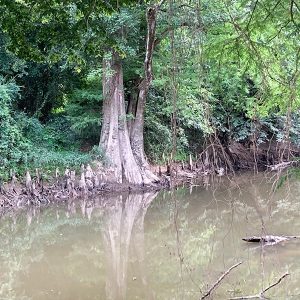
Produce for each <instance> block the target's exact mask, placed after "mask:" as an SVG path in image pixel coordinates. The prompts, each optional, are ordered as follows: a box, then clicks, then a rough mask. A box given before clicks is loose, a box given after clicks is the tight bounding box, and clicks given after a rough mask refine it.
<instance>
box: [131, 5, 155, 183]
mask: <svg viewBox="0 0 300 300" xmlns="http://www.w3.org/2000/svg"><path fill="white" fill-rule="evenodd" d="M158 9H159V6H153V7H150V8H148V10H147V13H146V19H147V38H146V55H145V61H144V70H145V74H144V76H145V78H144V79H143V80H142V82H141V83H140V85H139V92H138V100H137V106H136V114H135V120H134V122H133V124H131V136H130V140H131V146H132V151H133V154H134V157H135V159H136V162H137V164H138V165H139V167H140V170H141V174H142V176H143V179H144V181H145V182H154V181H158V180H159V179H158V178H157V176H155V175H154V174H153V173H152V171H151V170H150V166H149V163H148V161H147V159H146V155H145V150H144V112H145V104H146V98H147V94H148V91H149V87H150V85H151V83H152V79H153V74H152V59H153V52H154V46H155V33H156V16H157V11H158Z"/></svg>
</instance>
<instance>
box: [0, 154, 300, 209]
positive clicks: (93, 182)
mask: <svg viewBox="0 0 300 300" xmlns="http://www.w3.org/2000/svg"><path fill="white" fill-rule="evenodd" d="M293 165H294V162H285V163H281V164H277V165H272V166H269V167H268V169H269V170H270V171H281V170H283V169H285V168H288V167H290V166H293ZM151 170H152V172H153V173H154V174H155V175H156V176H157V177H158V178H159V181H158V182H156V183H152V184H150V185H139V186H137V185H132V184H128V183H115V182H109V180H108V177H109V175H108V172H111V170H110V171H107V170H105V169H104V168H102V167H99V164H98V166H97V167H95V168H94V170H93V169H92V168H91V166H90V165H87V166H86V167H84V166H82V167H81V173H80V175H76V173H75V171H73V170H69V169H66V170H65V171H64V173H63V174H62V175H60V174H59V170H58V169H57V170H56V172H55V174H54V175H53V177H51V178H50V179H49V180H48V181H45V179H44V176H43V174H42V173H41V171H40V170H38V169H37V170H36V172H35V174H30V173H29V172H28V171H27V172H26V174H25V177H24V178H16V176H15V175H14V174H13V175H12V177H11V180H10V181H9V182H7V183H4V184H2V185H1V189H0V211H1V212H0V213H1V214H2V213H5V212H6V211H9V210H15V209H19V208H24V207H26V206H44V205H48V204H50V203H59V202H63V201H66V200H68V199H77V198H89V197H94V196H97V195H105V194H110V195H111V194H119V193H122V192H129V193H144V192H149V191H159V190H162V189H170V188H176V187H178V186H181V185H183V184H191V183H192V184H193V182H197V184H203V185H204V186H205V184H207V183H208V182H209V181H211V180H216V179H215V178H219V177H223V176H225V175H227V170H225V169H224V168H219V169H215V170H208V169H206V170H203V166H202V165H198V164H197V163H193V161H192V160H190V161H189V162H188V163H184V162H181V163H174V164H172V165H168V164H167V165H153V166H151ZM244 171H245V170H244ZM231 174H232V175H234V172H232V173H231Z"/></svg>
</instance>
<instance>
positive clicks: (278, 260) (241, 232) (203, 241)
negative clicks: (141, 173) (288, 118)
mask: <svg viewBox="0 0 300 300" xmlns="http://www.w3.org/2000/svg"><path fill="white" fill-rule="evenodd" d="M273 179H274V178H273ZM273 179H272V180H273ZM272 180H270V176H269V177H268V178H266V176H265V175H259V176H256V177H254V176H252V175H247V174H244V175H240V176H238V177H236V178H234V179H230V180H228V179H227V178H217V179H215V180H214V181H206V182H205V186H203V183H202V184H199V185H198V186H197V185H196V186H194V187H193V188H190V187H187V188H184V187H182V188H180V189H178V190H177V191H175V192H174V193H171V192H166V191H163V192H160V193H158V194H151V193H149V194H144V195H130V196H128V195H127V196H126V195H121V196H105V197H96V198H94V199H86V200H81V201H79V200H76V201H75V202H72V201H69V202H68V203H65V204H63V203H62V204H61V205H55V206H50V207H47V208H40V209H38V208H31V209H29V210H26V211H22V212H19V213H17V214H16V213H14V214H10V215H6V216H5V217H2V219H0V299H1V300H14V299H17V300H28V299H32V300H50V299H51V300H88V299H90V300H94V299H97V300H98V299H200V298H201V295H202V293H203V292H205V291H206V290H207V288H208V287H209V286H211V285H212V284H213V283H214V282H215V281H216V280H217V279H218V278H219V276H220V274H221V273H222V272H223V271H225V270H226V269H228V268H229V267H230V266H232V265H233V264H235V263H237V262H239V261H243V264H242V265H241V266H239V267H238V268H236V269H235V270H233V271H232V272H231V273H230V274H229V275H228V276H227V277H226V278H225V279H224V280H223V281H222V283H221V285H220V286H219V288H218V289H217V290H216V292H215V293H214V294H213V299H228V298H230V297H236V296H242V295H250V294H256V293H258V292H259V291H260V290H261V289H262V288H266V287H267V286H269V285H270V284H272V283H274V282H276V280H277V279H278V278H279V277H280V276H281V275H283V274H284V273H285V272H289V273H290V274H291V275H290V276H289V277H287V278H286V279H284V280H283V281H282V282H281V283H280V285H277V286H276V287H275V288H274V289H271V290H270V291H269V292H268V294H267V295H268V296H270V297H271V298H272V299H300V240H299V241H298V240H294V241H289V242H285V243H282V244H278V245H274V246H268V247H263V248H262V247H260V246H258V245H253V244H247V243H245V242H243V241H242V240H241V238H242V237H245V236H251V235H260V234H262V232H263V233H264V234H283V235H300V182H297V181H293V182H290V183H289V184H288V185H287V186H285V187H283V188H281V189H280V190H279V191H278V192H276V193H275V194H272V193H271V191H272Z"/></svg>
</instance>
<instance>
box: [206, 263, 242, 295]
mask: <svg viewBox="0 0 300 300" xmlns="http://www.w3.org/2000/svg"><path fill="white" fill-rule="evenodd" d="M242 263H243V262H242V261H240V262H239V263H237V264H235V265H233V266H232V267H230V268H229V269H228V270H227V271H226V272H224V273H223V274H222V275H221V276H220V277H219V279H218V280H217V281H216V282H215V283H214V284H213V285H212V286H211V288H210V289H209V290H208V291H207V292H206V293H205V294H204V295H203V296H202V297H201V300H203V299H205V298H207V297H209V296H210V295H211V293H212V292H213V291H214V290H215V289H216V288H217V287H218V285H219V284H220V283H221V281H222V280H223V279H224V278H225V277H226V276H227V275H228V274H229V273H230V272H231V271H232V270H233V269H234V268H236V267H238V266H239V265H241V264H242Z"/></svg>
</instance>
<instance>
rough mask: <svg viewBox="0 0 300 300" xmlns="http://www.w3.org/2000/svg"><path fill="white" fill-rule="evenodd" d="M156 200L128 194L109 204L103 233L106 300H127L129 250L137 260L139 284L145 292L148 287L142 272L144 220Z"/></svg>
mask: <svg viewBox="0 0 300 300" xmlns="http://www.w3.org/2000/svg"><path fill="white" fill-rule="evenodd" d="M155 197H156V194H155V193H146V194H131V195H128V196H127V197H124V196H119V197H111V199H109V200H110V201H108V203H109V205H107V206H106V208H105V211H104V219H103V230H102V235H103V240H104V248H105V254H106V269H107V277H106V278H107V279H106V298H107V299H126V291H127V280H128V278H127V277H128V270H127V269H128V258H129V251H130V250H132V251H133V254H134V256H135V257H136V259H137V261H138V269H139V270H138V272H139V276H140V280H141V283H142V285H143V286H144V288H145V289H146V287H147V277H146V274H145V271H144V270H145V268H144V218H145V215H146V212H147V209H148V207H149V205H150V203H151V202H152V201H153V199H154V198H155ZM145 289H144V290H145ZM146 295H149V293H146ZM146 295H145V296H146Z"/></svg>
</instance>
